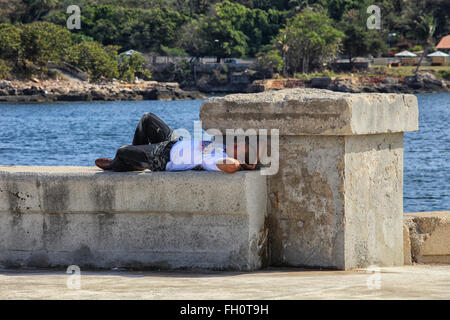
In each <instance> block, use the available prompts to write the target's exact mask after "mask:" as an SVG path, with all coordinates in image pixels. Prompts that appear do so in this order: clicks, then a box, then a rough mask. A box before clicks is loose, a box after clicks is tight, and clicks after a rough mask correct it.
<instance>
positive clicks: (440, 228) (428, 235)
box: [403, 211, 450, 264]
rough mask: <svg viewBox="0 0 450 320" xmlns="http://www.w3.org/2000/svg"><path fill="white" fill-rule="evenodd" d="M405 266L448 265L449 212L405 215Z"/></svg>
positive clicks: (449, 253) (449, 260)
mask: <svg viewBox="0 0 450 320" xmlns="http://www.w3.org/2000/svg"><path fill="white" fill-rule="evenodd" d="M403 230H404V232H405V236H404V241H405V264H411V263H412V262H416V263H425V264H429V263H444V264H450V211H441V212H417V213H406V214H405V217H404V229H403Z"/></svg>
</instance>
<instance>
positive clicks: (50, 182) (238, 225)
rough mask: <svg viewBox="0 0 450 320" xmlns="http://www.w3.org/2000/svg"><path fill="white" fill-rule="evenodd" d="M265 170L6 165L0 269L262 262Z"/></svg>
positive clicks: (0, 199) (0, 175)
mask: <svg viewBox="0 0 450 320" xmlns="http://www.w3.org/2000/svg"><path fill="white" fill-rule="evenodd" d="M266 212H267V190H266V177H263V176H261V175H259V173H258V172H239V173H237V174H233V175H230V174H225V173H219V172H202V171H197V172H192V171H191V172H153V173H151V172H128V173H114V172H103V171H101V170H99V169H95V168H87V167H0V265H3V266H7V267H8V266H15V267H55V266H66V267H67V266H69V265H72V264H75V265H78V266H80V267H96V268H112V267H130V268H164V269H177V268H206V269H242V270H253V269H258V268H260V267H261V266H262V265H263V264H264V261H265V260H267V257H266V256H267V245H266V244H267V240H266V239H267V232H268V231H267V227H266Z"/></svg>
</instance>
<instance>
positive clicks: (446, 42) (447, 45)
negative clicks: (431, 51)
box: [436, 34, 450, 51]
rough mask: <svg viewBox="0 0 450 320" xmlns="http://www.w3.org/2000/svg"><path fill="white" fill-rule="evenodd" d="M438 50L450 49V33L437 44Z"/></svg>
mask: <svg viewBox="0 0 450 320" xmlns="http://www.w3.org/2000/svg"><path fill="white" fill-rule="evenodd" d="M436 50H445V51H447V50H450V34H449V35H447V36H445V37H443V38H442V39H441V41H439V43H438V45H437V46H436Z"/></svg>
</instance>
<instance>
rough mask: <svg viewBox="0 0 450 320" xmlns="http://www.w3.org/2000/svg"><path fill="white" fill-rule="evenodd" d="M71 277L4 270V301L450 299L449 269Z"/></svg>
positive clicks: (0, 286)
mask: <svg viewBox="0 0 450 320" xmlns="http://www.w3.org/2000/svg"><path fill="white" fill-rule="evenodd" d="M375 271H376V270H375ZM70 277H71V276H70V275H69V274H66V273H65V271H64V270H62V271H55V270H52V271H49V270H45V271H31V270H30V271H24V270H16V271H14V270H0V299H148V300H157V299H194V300H197V299H198V300H208V299H225V300H230V299H239V300H240V299H450V265H414V266H405V267H392V268H381V269H380V273H373V272H368V270H365V269H364V270H356V271H323V270H322V271H319V270H299V269H267V270H263V271H259V272H252V273H240V272H159V271H158V272H157V271H154V272H138V271H94V272H92V271H91V272H84V271H83V270H81V278H80V285H81V289H69V288H68V287H67V282H68V280H69V279H70V280H74V278H73V277H72V278H70ZM70 280H69V284H71V285H72V286H73V285H74V284H76V281H70Z"/></svg>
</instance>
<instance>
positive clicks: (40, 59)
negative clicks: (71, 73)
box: [21, 22, 72, 65]
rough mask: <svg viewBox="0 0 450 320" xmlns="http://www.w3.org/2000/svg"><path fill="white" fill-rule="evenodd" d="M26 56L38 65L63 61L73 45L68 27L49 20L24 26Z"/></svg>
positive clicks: (23, 38)
mask: <svg viewBox="0 0 450 320" xmlns="http://www.w3.org/2000/svg"><path fill="white" fill-rule="evenodd" d="M21 40H22V43H23V54H24V58H25V59H28V60H30V61H32V62H34V63H36V64H38V65H46V64H47V62H48V61H54V62H60V61H63V60H64V59H65V57H66V55H67V53H68V50H69V48H70V46H71V45H72V36H71V33H70V31H69V30H67V28H64V27H61V26H57V25H55V24H53V23H49V22H34V23H31V24H26V25H24V26H23V28H22V33H21Z"/></svg>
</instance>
